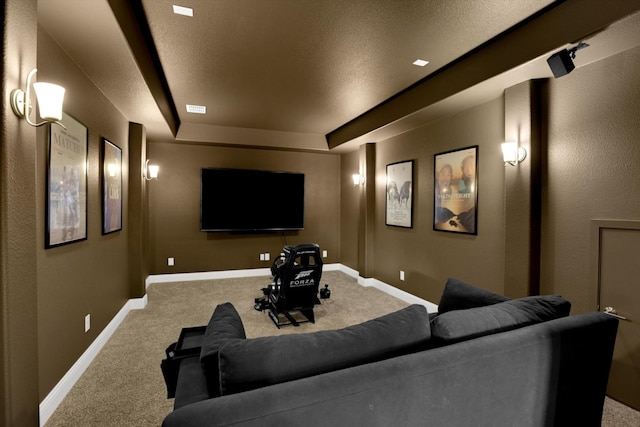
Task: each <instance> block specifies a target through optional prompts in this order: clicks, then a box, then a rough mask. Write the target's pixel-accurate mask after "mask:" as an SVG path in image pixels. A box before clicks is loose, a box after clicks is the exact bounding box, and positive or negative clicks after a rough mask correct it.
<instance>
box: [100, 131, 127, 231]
mask: <svg viewBox="0 0 640 427" xmlns="http://www.w3.org/2000/svg"><path fill="white" fill-rule="evenodd" d="M100 153H101V158H102V161H101V162H100V181H101V182H102V186H101V188H102V234H103V235H105V234H109V233H113V232H116V231H120V230H122V149H120V147H118V146H117V145H116V144H114V143H113V142H111V141H109V140H107V139H106V138H101V146H100Z"/></svg>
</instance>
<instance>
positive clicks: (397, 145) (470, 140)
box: [375, 98, 504, 303]
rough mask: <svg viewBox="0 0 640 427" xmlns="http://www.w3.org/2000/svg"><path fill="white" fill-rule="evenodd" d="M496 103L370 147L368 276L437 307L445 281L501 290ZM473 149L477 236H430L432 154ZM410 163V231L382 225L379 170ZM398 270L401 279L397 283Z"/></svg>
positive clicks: (500, 119)
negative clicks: (372, 186)
mask: <svg viewBox="0 0 640 427" xmlns="http://www.w3.org/2000/svg"><path fill="white" fill-rule="evenodd" d="M503 123H504V111H503V101H502V99H501V98H500V99H496V100H494V101H491V102H489V103H486V104H483V105H480V106H479V107H476V108H472V109H470V110H467V111H465V112H462V113H460V114H456V115H454V116H451V117H447V118H444V119H442V120H439V121H436V122H434V123H431V124H429V125H425V126H423V127H421V128H418V129H416V130H414V131H412V132H408V133H406V134H403V135H400V136H398V137H396V138H393V139H390V140H387V141H384V142H382V143H378V144H377V150H376V182H377V185H376V193H375V194H376V212H375V213H376V226H375V277H376V278H377V279H379V280H382V281H383V282H385V283H388V284H391V285H393V286H396V287H398V288H401V289H403V290H405V291H407V292H410V293H412V294H414V295H418V296H420V297H422V298H425V299H427V300H429V301H432V302H435V303H437V302H438V301H439V299H440V295H441V293H442V288H443V286H444V283H445V281H446V279H447V277H456V278H459V279H462V280H467V281H469V282H471V283H475V284H477V285H478V286H482V287H484V288H486V289H489V290H492V291H495V292H500V293H502V292H503V286H504V284H503V273H502V272H503V269H504V266H503V262H504V261H503V252H504V216H503V215H504V197H503V193H504V166H503V162H502V154H501V151H500V143H501V142H503V138H504V136H503V135H504V125H503ZM471 145H478V146H479V148H478V157H479V158H478V228H477V231H478V234H477V236H472V235H462V234H456V233H447V232H441V231H434V230H433V200H434V182H433V179H434V169H433V168H434V155H435V154H437V153H440V152H444V151H449V150H453V149H457V148H463V147H467V146H471ZM411 159H413V160H414V187H413V197H414V200H413V202H414V205H413V228H411V229H406V228H398V227H390V226H386V225H385V185H384V183H385V176H386V165H387V164H390V163H395V162H398V161H403V160H411ZM400 270H404V272H405V281H404V282H402V281H400V273H399V272H400Z"/></svg>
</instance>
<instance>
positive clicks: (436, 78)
mask: <svg viewBox="0 0 640 427" xmlns="http://www.w3.org/2000/svg"><path fill="white" fill-rule="evenodd" d="M639 9H640V0H632V1H626V0H625V1H618V0H617V1H612V2H607V6H606V7H603V5H602V2H601V0H565V1H557V2H555V3H553V4H551V5H550V6H548V7H547V8H545V9H543V10H541V11H540V12H539V13H537V14H535V15H533V16H532V17H531V18H529V19H527V20H525V21H523V22H522V23H520V24H518V25H516V26H514V27H513V28H511V29H509V30H507V31H505V32H504V33H502V34H500V35H498V36H496V37H494V38H493V39H491V40H489V41H487V42H486V43H484V44H482V45H480V46H479V47H477V48H476V49H474V50H472V51H470V52H469V53H468V54H466V55H464V56H462V57H461V58H458V59H456V60H455V61H453V62H452V63H450V64H448V65H446V66H444V67H443V68H441V69H439V70H438V71H436V72H434V73H432V74H430V75H429V76H427V77H425V78H424V79H422V80H420V81H418V82H417V83H416V84H414V85H412V86H410V87H409V88H407V89H406V90H404V91H402V92H400V93H398V94H396V95H394V96H392V97H391V98H389V99H387V100H386V101H384V102H382V103H381V104H378V105H377V106H376V107H374V108H372V109H371V110H369V111H367V112H366V113H364V114H362V115H360V116H358V117H356V118H355V119H353V120H351V121H350V122H348V123H345V124H344V125H342V126H340V127H339V128H337V129H335V130H333V131H331V132H330V133H328V134H327V135H326V138H327V143H328V145H329V149H333V148H336V147H338V146H340V145H342V144H344V143H346V142H349V141H351V140H353V139H355V138H358V137H361V136H363V135H366V134H368V133H370V132H373V131H375V130H377V129H380V128H382V127H384V126H387V125H389V124H391V123H393V122H396V121H398V120H401V119H402V118H403V117H406V116H408V115H410V114H413V113H415V112H417V111H419V110H422V109H424V108H426V107H428V106H430V105H433V104H435V103H437V102H439V101H442V100H444V99H446V98H448V97H450V96H452V95H455V94H456V93H459V92H461V91H463V90H465V89H468V88H470V87H473V86H475V85H477V84H479V83H482V82H483V81H485V80H488V79H490V78H492V77H495V76H497V75H499V74H502V73H504V72H506V71H509V70H511V69H513V68H515V67H518V66H519V65H522V64H524V63H526V62H529V61H531V60H533V59H535V58H537V57H540V56H541V55H544V54H546V53H548V52H550V51H552V50H554V49H557V48H559V47H561V46H564V45H566V44H568V43H577V42H579V41H580V40H581V39H583V38H585V37H587V36H589V35H592V34H594V33H596V32H598V31H600V30H602V29H603V28H605V27H606V26H608V25H610V24H612V23H613V22H615V21H618V20H620V19H622V18H624V17H626V16H628V15H630V14H632V13H633V12H636V11H638V10H639ZM370 142H376V141H370Z"/></svg>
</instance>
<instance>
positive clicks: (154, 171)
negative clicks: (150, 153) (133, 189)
mask: <svg viewBox="0 0 640 427" xmlns="http://www.w3.org/2000/svg"><path fill="white" fill-rule="evenodd" d="M159 170H160V166H158V165H150V164H149V159H147V161H146V162H145V164H144V169H143V170H142V176H143V177H144V179H146V180H147V181H151V180H152V179H158V171H159Z"/></svg>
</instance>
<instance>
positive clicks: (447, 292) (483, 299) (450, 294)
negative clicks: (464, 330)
mask: <svg viewBox="0 0 640 427" xmlns="http://www.w3.org/2000/svg"><path fill="white" fill-rule="evenodd" d="M508 300H509V298H507V297H505V296H503V295H500V294H494V293H493V292H489V291H487V290H485V289H482V288H478V287H477V286H473V285H470V284H469V283H466V282H463V281H462V280H459V279H452V278H449V279H447V283H445V285H444V290H443V291H442V296H441V297H440V303H439V304H438V313H440V314H442V313H446V312H448V311H452V310H465V309H467V308H474V307H484V306H485V305H491V304H496V303H499V302H504V301H508Z"/></svg>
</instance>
